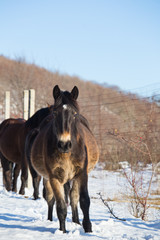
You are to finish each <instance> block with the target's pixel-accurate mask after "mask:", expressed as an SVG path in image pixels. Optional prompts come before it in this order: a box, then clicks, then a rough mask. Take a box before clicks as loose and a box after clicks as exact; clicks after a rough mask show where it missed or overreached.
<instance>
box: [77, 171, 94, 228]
mask: <svg viewBox="0 0 160 240" xmlns="http://www.w3.org/2000/svg"><path fill="white" fill-rule="evenodd" d="M79 186H80V207H81V209H82V212H83V216H84V218H83V228H84V230H85V232H92V225H91V222H90V219H89V207H90V198H89V194H88V175H87V173H86V172H83V173H82V175H81V176H80V178H79Z"/></svg>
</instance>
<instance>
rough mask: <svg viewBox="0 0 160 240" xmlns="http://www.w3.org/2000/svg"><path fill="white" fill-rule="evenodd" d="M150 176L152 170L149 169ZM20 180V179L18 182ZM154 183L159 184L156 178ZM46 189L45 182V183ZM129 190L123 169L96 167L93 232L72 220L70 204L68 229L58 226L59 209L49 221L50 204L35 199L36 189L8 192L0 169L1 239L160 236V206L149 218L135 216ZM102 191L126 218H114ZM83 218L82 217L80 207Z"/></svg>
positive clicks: (151, 238) (91, 181)
mask: <svg viewBox="0 0 160 240" xmlns="http://www.w3.org/2000/svg"><path fill="white" fill-rule="evenodd" d="M148 176H149V171H148ZM18 184H20V180H19V182H18ZM153 187H154V188H155V190H156V188H157V185H156V181H155V183H154V184H153ZM41 189H42V186H41ZM125 191H126V180H125V179H124V177H122V175H121V174H120V173H119V172H108V171H103V170H100V169H96V170H94V171H92V172H91V174H90V176H89V194H90V198H91V207H90V219H91V222H92V228H93V232H92V233H84V231H83V228H82V226H80V225H77V224H74V223H72V221H71V209H70V207H68V215H67V220H66V229H67V233H66V234H63V233H62V232H61V231H59V230H58V228H59V222H58V220H57V216H56V211H55V209H54V212H53V222H50V221H47V220H46V219H47V204H46V202H45V200H44V199H43V198H42V197H41V198H40V199H39V200H37V201H34V200H32V193H33V190H32V189H26V195H25V196H21V195H19V194H15V193H12V192H7V191H6V190H5V189H4V188H3V186H2V172H1V169H0V239H1V240H8V239H10V238H11V239H12V240H22V239H23V240H31V239H35V240H44V239H45V240H51V239H55V240H59V239H61V240H63V239H66V240H68V239H73V240H86V239H87V240H96V239H99V240H103V239H108V240H111V239H112V240H115V239H116V240H121V239H122V240H141V239H145V240H160V210H159V209H160V206H158V208H150V209H149V212H148V221H146V222H144V221H142V220H140V219H137V218H134V217H133V216H132V215H131V214H130V211H129V203H128V202H127V201H125V200H124V199H123V194H122V193H124V192H125ZM99 192H101V194H102V196H103V197H104V199H107V198H109V199H112V200H114V201H110V202H108V203H109V205H110V207H112V209H113V211H114V213H115V215H116V216H117V217H120V218H125V219H126V221H119V220H116V219H115V218H112V216H111V214H110V213H109V211H108V209H107V208H106V206H105V205H104V204H103V203H102V201H101V200H100V199H99V196H98V194H97V193H99ZM79 214H80V220H82V214H81V210H80V209H79Z"/></svg>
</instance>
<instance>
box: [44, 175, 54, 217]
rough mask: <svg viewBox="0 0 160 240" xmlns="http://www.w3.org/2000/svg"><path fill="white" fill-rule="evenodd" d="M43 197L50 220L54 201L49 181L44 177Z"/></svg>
mask: <svg viewBox="0 0 160 240" xmlns="http://www.w3.org/2000/svg"><path fill="white" fill-rule="evenodd" d="M43 197H44V199H45V200H46V201H47V204H48V220H50V221H52V215H53V206H54V203H55V198H54V195H53V190H52V187H51V185H50V183H49V181H48V180H45V179H44V180H43Z"/></svg>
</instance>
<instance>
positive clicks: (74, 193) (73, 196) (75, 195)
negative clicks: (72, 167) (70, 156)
mask: <svg viewBox="0 0 160 240" xmlns="http://www.w3.org/2000/svg"><path fill="white" fill-rule="evenodd" d="M70 201H71V208H72V221H73V222H75V223H77V224H80V222H79V216H78V208H77V205H78V201H79V185H78V182H77V181H76V180H74V181H73V186H72V189H71V192H70Z"/></svg>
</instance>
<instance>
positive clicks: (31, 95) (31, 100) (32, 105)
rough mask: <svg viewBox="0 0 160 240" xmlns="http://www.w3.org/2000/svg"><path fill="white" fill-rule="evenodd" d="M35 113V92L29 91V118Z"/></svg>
mask: <svg viewBox="0 0 160 240" xmlns="http://www.w3.org/2000/svg"><path fill="white" fill-rule="evenodd" d="M34 113H35V90H34V89H30V90H29V117H32V115H33V114H34Z"/></svg>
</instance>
